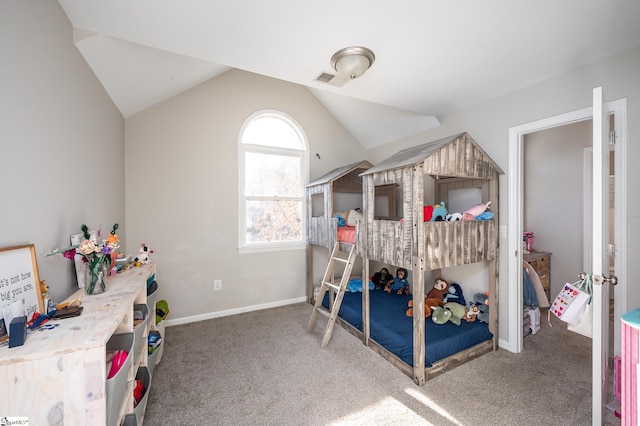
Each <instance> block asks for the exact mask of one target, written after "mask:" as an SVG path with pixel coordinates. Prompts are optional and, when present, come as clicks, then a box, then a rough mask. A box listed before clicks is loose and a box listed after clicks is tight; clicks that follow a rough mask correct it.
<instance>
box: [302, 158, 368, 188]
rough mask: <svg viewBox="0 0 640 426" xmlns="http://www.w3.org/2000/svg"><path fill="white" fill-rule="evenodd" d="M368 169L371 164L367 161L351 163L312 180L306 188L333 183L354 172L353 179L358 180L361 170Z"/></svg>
mask: <svg viewBox="0 0 640 426" xmlns="http://www.w3.org/2000/svg"><path fill="white" fill-rule="evenodd" d="M370 167H372V165H371V163H369V162H368V161H358V162H357V163H352V164H347V165H346V166H342V167H338V168H337V169H333V170H331V171H330V172H329V173H327V174H326V175H324V176H321V177H319V178H318V179H316V180H314V181H313V182H311V183H309V184H308V185H307V187H310V186H316V185H323V184H326V183H329V182H333V181H335V180H337V179H340V178H341V177H344V176H346V175H348V174H349V173H352V172H354V171H358V173H355V174H354V175H355V176H354V177H356V178H357V179H358V180H360V178H358V176H359V174H360V173H362V170H361V169H365V170H366V169H369V168H370Z"/></svg>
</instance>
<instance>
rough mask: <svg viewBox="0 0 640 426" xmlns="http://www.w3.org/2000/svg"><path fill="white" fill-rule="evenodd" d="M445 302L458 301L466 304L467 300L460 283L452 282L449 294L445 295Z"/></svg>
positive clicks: (463, 304)
mask: <svg viewBox="0 0 640 426" xmlns="http://www.w3.org/2000/svg"><path fill="white" fill-rule="evenodd" d="M443 301H444V303H447V302H456V303H459V304H461V305H462V306H465V305H466V304H467V302H466V301H465V300H464V295H463V294H462V287H460V284H458V283H451V285H450V286H449V290H448V291H447V294H445V295H444V298H443Z"/></svg>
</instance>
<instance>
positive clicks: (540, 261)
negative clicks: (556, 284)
mask: <svg viewBox="0 0 640 426" xmlns="http://www.w3.org/2000/svg"><path fill="white" fill-rule="evenodd" d="M522 258H523V259H524V260H525V261H527V262H528V263H529V265H531V267H532V268H533V269H534V270H535V271H536V273H537V274H538V277H540V282H541V283H542V288H543V289H544V292H545V294H546V295H547V299H549V303H551V253H549V252H546V251H533V252H531V253H528V254H525V255H523V256H522Z"/></svg>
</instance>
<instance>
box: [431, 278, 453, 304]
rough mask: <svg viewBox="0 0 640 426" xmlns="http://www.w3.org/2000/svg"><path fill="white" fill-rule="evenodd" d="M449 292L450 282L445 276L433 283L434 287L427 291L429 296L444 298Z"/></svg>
mask: <svg viewBox="0 0 640 426" xmlns="http://www.w3.org/2000/svg"><path fill="white" fill-rule="evenodd" d="M448 292H449V282H448V281H447V280H445V279H444V278H438V279H437V280H436V282H435V283H434V284H433V288H432V289H431V290H429V293H427V297H430V298H434V299H438V300H443V301H444V296H445V295H446V294H447V293H448Z"/></svg>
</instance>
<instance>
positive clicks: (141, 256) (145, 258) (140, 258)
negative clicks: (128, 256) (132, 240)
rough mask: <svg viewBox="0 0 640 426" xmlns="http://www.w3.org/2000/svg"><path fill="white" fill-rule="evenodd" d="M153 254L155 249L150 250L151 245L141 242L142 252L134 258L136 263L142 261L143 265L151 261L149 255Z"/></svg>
mask: <svg viewBox="0 0 640 426" xmlns="http://www.w3.org/2000/svg"><path fill="white" fill-rule="evenodd" d="M150 254H153V250H149V247H147V245H146V244H145V243H142V244H140V252H139V253H138V255H137V256H136V257H135V259H133V261H134V263H136V264H137V263H140V264H142V265H144V264H147V263H149V255H150Z"/></svg>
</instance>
